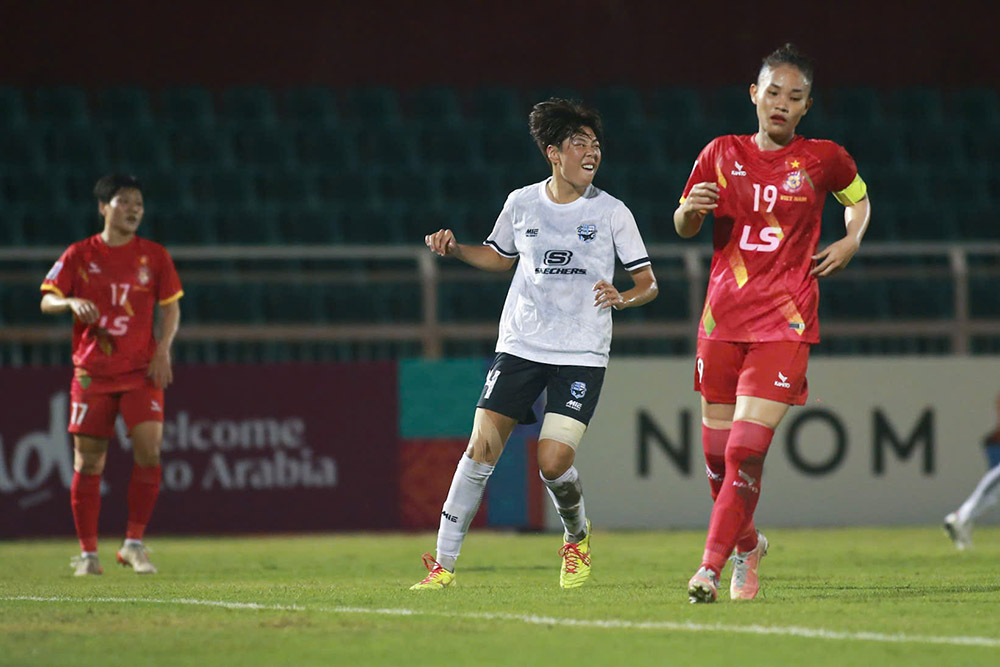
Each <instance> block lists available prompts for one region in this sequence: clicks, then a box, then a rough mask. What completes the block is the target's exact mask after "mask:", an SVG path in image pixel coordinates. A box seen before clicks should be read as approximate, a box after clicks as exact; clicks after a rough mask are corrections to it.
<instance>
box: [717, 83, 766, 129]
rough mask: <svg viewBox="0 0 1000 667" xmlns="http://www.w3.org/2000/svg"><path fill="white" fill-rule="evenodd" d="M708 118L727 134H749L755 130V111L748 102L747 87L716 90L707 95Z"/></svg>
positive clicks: (736, 86)
mask: <svg viewBox="0 0 1000 667" xmlns="http://www.w3.org/2000/svg"><path fill="white" fill-rule="evenodd" d="M709 99H710V101H711V104H710V106H709V116H710V118H711V119H712V121H713V122H714V123H721V124H722V126H723V127H725V128H727V130H726V133H728V134H751V133H753V132H755V131H756V130H757V111H756V109H755V108H754V106H753V102H751V100H750V89H749V85H744V84H736V85H732V86H724V87H722V88H716V89H715V90H713V91H712V92H711V94H710V95H709Z"/></svg>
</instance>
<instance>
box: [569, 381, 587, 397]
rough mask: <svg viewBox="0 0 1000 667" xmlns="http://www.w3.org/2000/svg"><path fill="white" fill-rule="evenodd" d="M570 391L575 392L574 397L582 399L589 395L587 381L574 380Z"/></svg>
mask: <svg viewBox="0 0 1000 667" xmlns="http://www.w3.org/2000/svg"><path fill="white" fill-rule="evenodd" d="M569 393H571V394H573V398H576V399H580V398H583V397H584V396H586V395H587V383H586V382H574V383H573V384H571V385H570V386H569Z"/></svg>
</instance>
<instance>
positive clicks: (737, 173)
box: [729, 160, 747, 176]
mask: <svg viewBox="0 0 1000 667" xmlns="http://www.w3.org/2000/svg"><path fill="white" fill-rule="evenodd" d="M733 166H734V167H736V168H735V169H733V170H732V171H731V172H729V173H730V174H732V175H733V176H746V175H747V172H746V171H744V170H743V165H742V164H740V163H739V162H737V161H736V160H733Z"/></svg>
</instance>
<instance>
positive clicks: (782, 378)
mask: <svg viewBox="0 0 1000 667" xmlns="http://www.w3.org/2000/svg"><path fill="white" fill-rule="evenodd" d="M774 386H775V387H781V388H782V389H791V388H792V385H791V383H789V382H788V376H787V375H783V374H782V373H781V371H778V379H777V380H775V381H774Z"/></svg>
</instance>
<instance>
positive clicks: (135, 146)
mask: <svg viewBox="0 0 1000 667" xmlns="http://www.w3.org/2000/svg"><path fill="white" fill-rule="evenodd" d="M107 147H108V153H109V161H110V163H111V164H112V166H113V168H114V169H115V170H120V171H126V172H131V173H134V174H136V175H141V174H144V173H146V172H149V171H155V170H163V169H167V168H169V167H170V166H171V164H172V162H171V159H170V150H169V148H168V143H167V139H166V137H164V135H163V134H162V133H161V132H159V131H158V130H154V129H151V128H146V127H133V128H128V127H122V128H119V127H117V126H116V127H113V128H112V129H110V130H109V131H108V133H107Z"/></svg>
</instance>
